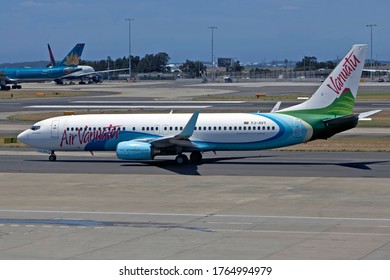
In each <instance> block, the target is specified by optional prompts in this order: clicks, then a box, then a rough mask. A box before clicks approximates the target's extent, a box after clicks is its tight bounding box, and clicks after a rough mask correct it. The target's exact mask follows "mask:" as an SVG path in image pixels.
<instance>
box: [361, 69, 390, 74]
mask: <svg viewBox="0 0 390 280" xmlns="http://www.w3.org/2000/svg"><path fill="white" fill-rule="evenodd" d="M363 71H365V72H373V73H376V72H386V73H390V70H389V69H383V70H381V69H363Z"/></svg>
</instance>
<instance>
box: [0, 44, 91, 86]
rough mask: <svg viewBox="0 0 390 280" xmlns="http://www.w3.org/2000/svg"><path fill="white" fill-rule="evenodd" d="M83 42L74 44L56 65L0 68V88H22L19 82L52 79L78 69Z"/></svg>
mask: <svg viewBox="0 0 390 280" xmlns="http://www.w3.org/2000/svg"><path fill="white" fill-rule="evenodd" d="M84 45H85V44H76V46H74V48H73V49H72V50H71V51H70V52H69V53H68V55H67V56H66V57H65V58H64V59H63V60H62V61H61V63H59V64H58V65H56V66H53V67H51V68H0V86H1V90H10V89H11V87H10V86H7V84H12V88H13V89H20V88H22V86H21V85H18V84H20V83H30V82H45V81H52V80H54V79H56V78H60V77H62V76H65V75H67V74H70V73H73V72H76V71H80V69H78V68H76V66H77V65H78V64H79V61H80V57H81V54H82V52H83V49H84Z"/></svg>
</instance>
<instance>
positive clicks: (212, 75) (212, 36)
mask: <svg viewBox="0 0 390 280" xmlns="http://www.w3.org/2000/svg"><path fill="white" fill-rule="evenodd" d="M217 28H218V27H216V26H209V29H211V78H212V80H213V81H214V79H215V75H214V74H215V73H214V70H215V69H214V29H217Z"/></svg>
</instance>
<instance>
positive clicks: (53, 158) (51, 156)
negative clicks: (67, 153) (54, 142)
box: [49, 151, 57, 161]
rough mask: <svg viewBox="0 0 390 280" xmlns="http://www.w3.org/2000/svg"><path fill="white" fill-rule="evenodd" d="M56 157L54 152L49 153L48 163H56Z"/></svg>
mask: <svg viewBox="0 0 390 280" xmlns="http://www.w3.org/2000/svg"><path fill="white" fill-rule="evenodd" d="M56 159H57V156H56V154H55V153H54V151H50V156H49V161H56Z"/></svg>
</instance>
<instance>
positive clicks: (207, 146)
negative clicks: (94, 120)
mask: <svg viewBox="0 0 390 280" xmlns="http://www.w3.org/2000/svg"><path fill="white" fill-rule="evenodd" d="M254 115H256V116H261V117H262V118H267V119H270V120H271V121H273V122H274V123H275V124H276V125H277V126H278V128H279V131H278V133H277V134H276V135H274V136H272V137H270V138H267V139H264V140H260V141H254V142H245V136H244V135H243V138H242V140H243V142H215V141H212V137H213V136H212V132H210V137H209V138H210V141H207V139H205V140H199V141H193V143H194V144H195V145H196V146H198V148H184V151H194V150H199V151H217V150H262V149H270V148H278V147H284V146H290V145H295V144H299V143H302V142H303V141H304V139H305V136H306V134H307V128H306V127H305V126H304V125H301V127H300V129H301V137H294V136H293V134H294V133H293V128H292V123H293V119H294V118H293V117H290V116H286V115H276V114H254ZM236 132H237V131H236ZM265 132H267V131H265ZM270 132H272V131H270ZM230 133H231V132H230ZM240 133H244V131H240ZM245 133H251V134H254V133H256V131H253V130H252V131H246V132H245ZM160 137H164V136H161V135H156V134H150V133H142V132H135V131H122V130H121V131H119V134H118V137H117V138H113V139H106V140H99V139H96V140H93V141H91V142H89V143H88V144H87V145H86V146H85V148H84V149H85V150H87V151H114V150H116V146H117V145H118V143H119V142H122V141H131V140H137V139H145V138H147V139H157V138H160ZM226 137H229V135H228V133H227V136H226ZM206 138H207V137H206ZM190 140H191V138H190Z"/></svg>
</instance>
